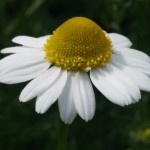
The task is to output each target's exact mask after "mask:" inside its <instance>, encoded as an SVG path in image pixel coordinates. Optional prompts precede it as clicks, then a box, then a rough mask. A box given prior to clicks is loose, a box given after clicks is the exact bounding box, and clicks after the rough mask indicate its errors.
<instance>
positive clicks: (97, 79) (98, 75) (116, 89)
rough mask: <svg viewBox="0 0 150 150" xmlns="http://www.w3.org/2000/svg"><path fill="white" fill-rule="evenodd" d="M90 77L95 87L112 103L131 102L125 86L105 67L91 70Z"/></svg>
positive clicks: (123, 103)
mask: <svg viewBox="0 0 150 150" xmlns="http://www.w3.org/2000/svg"><path fill="white" fill-rule="evenodd" d="M90 77H91V80H92V82H93V84H94V85H95V87H96V88H97V89H98V90H99V91H100V92H101V93H102V94H103V95H104V96H105V97H106V98H108V99H109V100H110V101H112V102H113V103H115V104H118V105H121V106H124V105H128V104H130V103H132V99H131V96H130V94H129V92H128V91H127V89H126V87H124V85H123V84H122V83H121V82H120V81H118V80H117V79H116V77H115V76H114V75H113V74H112V73H110V72H109V70H107V68H105V70H103V69H95V70H92V71H91V72H90Z"/></svg>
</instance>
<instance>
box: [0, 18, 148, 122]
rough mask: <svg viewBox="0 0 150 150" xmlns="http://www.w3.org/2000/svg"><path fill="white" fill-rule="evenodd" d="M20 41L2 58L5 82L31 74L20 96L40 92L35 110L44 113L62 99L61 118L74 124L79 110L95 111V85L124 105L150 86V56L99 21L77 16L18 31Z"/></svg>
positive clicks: (87, 114) (0, 74)
mask: <svg viewBox="0 0 150 150" xmlns="http://www.w3.org/2000/svg"><path fill="white" fill-rule="evenodd" d="M12 41H13V42H14V43H17V44H20V45H21V46H15V47H10V48H5V49H3V50H1V53H4V54H7V53H12V54H11V55H10V56H7V57H5V58H3V59H2V60H0V82H1V83H7V84H14V83H20V82H25V81H29V80H32V81H30V82H29V83H28V85H27V86H26V87H25V88H24V89H23V91H22V92H21V94H20V97H19V99H20V101H22V102H27V101H29V100H31V99H33V98H35V97H37V99H36V112H37V113H41V114H42V113H45V112H46V111H47V110H48V109H49V108H50V106H51V105H52V104H53V103H54V102H56V101H57V100H58V106H59V112H60V116H61V119H62V120H63V121H64V122H65V123H67V124H70V123H71V122H72V121H73V120H74V118H75V116H76V115H77V114H79V116H80V117H81V118H82V119H84V120H85V121H88V120H91V119H92V118H93V116H94V112H95V95H94V91H93V87H92V83H93V85H94V86H95V87H96V88H97V89H98V90H99V91H100V92H101V93H102V94H103V95H104V96H105V97H106V98H107V99H108V100H110V101H111V102H113V103H115V104H118V105H121V106H124V105H129V104H131V103H135V102H137V101H139V99H140V98H141V94H140V90H143V91H150V78H149V77H150V57H149V56H148V55H146V54H145V53H143V52H140V51H137V50H135V49H131V48H130V47H131V45H132V43H131V41H130V40H129V39H128V38H126V37H124V36H122V35H119V34H116V33H106V32H105V31H103V30H102V29H101V27H99V26H98V25H97V24H96V23H95V22H93V21H91V20H90V19H87V18H84V17H75V18H71V19H69V20H67V21H66V22H64V23H63V24H62V25H61V26H59V27H58V28H57V29H56V30H55V31H54V32H53V34H52V35H50V36H44V37H39V38H33V37H29V36H17V37H15V38H14V39H13V40H12Z"/></svg>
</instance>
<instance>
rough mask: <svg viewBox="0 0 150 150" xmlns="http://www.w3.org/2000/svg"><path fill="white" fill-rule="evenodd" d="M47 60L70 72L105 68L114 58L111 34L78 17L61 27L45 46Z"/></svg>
mask: <svg viewBox="0 0 150 150" xmlns="http://www.w3.org/2000/svg"><path fill="white" fill-rule="evenodd" d="M44 50H45V52H46V59H47V60H48V61H49V62H51V63H52V64H54V65H56V66H59V67H61V68H62V69H65V70H68V71H75V72H77V71H86V70H88V69H92V68H96V67H102V66H104V65H105V64H106V63H108V61H109V60H110V58H111V55H112V45H111V41H110V39H109V37H108V36H107V34H106V33H105V32H104V31H103V30H102V29H101V28H100V27H99V26H98V25H97V24H96V23H95V22H93V21H92V20H90V19H87V18H84V17H75V18H71V19H69V20H67V21H66V22H64V23H63V24H62V25H61V26H59V27H58V28H57V29H56V30H55V31H54V32H53V35H52V36H50V37H49V39H48V40H47V42H46V43H45V45H44Z"/></svg>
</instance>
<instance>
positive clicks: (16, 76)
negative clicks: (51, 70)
mask: <svg viewBox="0 0 150 150" xmlns="http://www.w3.org/2000/svg"><path fill="white" fill-rule="evenodd" d="M48 67H49V64H48V63H46V62H44V63H41V64H37V65H34V66H30V67H28V68H27V67H24V68H22V69H19V70H14V71H11V72H7V73H4V74H3V75H1V76H0V82H1V83H7V84H14V83H20V82H25V81H28V80H31V79H33V78H35V77H37V76H38V75H40V74H41V73H42V72H43V71H44V70H46V69H47V68H48Z"/></svg>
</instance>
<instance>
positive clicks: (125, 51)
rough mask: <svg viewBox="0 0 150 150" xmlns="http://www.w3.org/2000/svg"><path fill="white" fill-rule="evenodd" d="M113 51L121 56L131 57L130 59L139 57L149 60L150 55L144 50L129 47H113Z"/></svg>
mask: <svg viewBox="0 0 150 150" xmlns="http://www.w3.org/2000/svg"><path fill="white" fill-rule="evenodd" d="M114 51H115V53H117V54H121V55H122V56H126V57H131V58H132V59H140V60H144V61H147V62H150V57H149V56H148V55H147V54H145V53H144V52H141V51H138V50H135V49H130V48H118V47H117V48H115V49H114Z"/></svg>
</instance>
